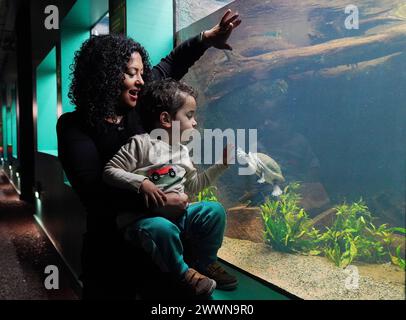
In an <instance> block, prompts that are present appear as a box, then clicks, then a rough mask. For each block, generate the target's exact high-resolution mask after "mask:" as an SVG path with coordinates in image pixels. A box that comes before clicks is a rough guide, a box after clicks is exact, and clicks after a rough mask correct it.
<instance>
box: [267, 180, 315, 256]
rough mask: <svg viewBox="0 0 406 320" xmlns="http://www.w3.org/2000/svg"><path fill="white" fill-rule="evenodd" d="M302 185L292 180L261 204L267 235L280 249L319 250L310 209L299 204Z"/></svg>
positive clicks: (269, 241)
mask: <svg viewBox="0 0 406 320" xmlns="http://www.w3.org/2000/svg"><path fill="white" fill-rule="evenodd" d="M299 187H300V185H299V183H291V184H289V185H288V186H286V187H285V189H284V192H283V194H282V195H280V196H279V197H278V198H269V197H268V198H266V200H265V203H264V204H262V205H261V213H262V218H263V220H264V223H265V239H266V240H267V242H268V243H269V244H270V245H271V246H272V247H273V248H275V249H276V250H279V251H283V252H298V253H308V254H319V253H320V251H318V250H317V242H318V240H317V239H318V237H319V235H318V231H317V230H316V229H314V228H313V227H312V226H311V225H312V221H311V220H310V219H309V217H308V215H307V213H306V211H305V210H304V209H303V208H300V207H299V200H300V195H299V193H298V192H297V190H298V189H299Z"/></svg>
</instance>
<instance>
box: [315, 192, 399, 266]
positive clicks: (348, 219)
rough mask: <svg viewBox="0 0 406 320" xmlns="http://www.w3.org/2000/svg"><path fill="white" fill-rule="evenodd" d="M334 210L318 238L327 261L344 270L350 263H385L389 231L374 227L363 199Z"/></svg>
mask: <svg viewBox="0 0 406 320" xmlns="http://www.w3.org/2000/svg"><path fill="white" fill-rule="evenodd" d="M335 209H336V211H337V213H336V219H335V221H334V223H333V225H332V227H331V228H327V231H326V232H325V233H323V234H322V235H321V237H320V240H321V242H322V247H323V252H324V254H325V255H326V257H327V258H329V259H330V260H332V261H333V262H334V263H335V264H336V265H337V266H339V267H346V266H347V265H349V264H350V263H351V262H352V261H353V260H359V261H365V262H382V261H386V260H388V258H389V250H388V248H389V246H390V244H391V241H392V239H391V232H390V230H389V229H388V227H387V225H385V224H383V225H381V226H379V227H375V225H374V224H373V223H372V215H371V213H370V212H369V210H368V207H367V206H366V205H365V203H364V202H363V200H362V199H361V200H360V201H358V202H355V203H352V204H346V203H344V204H341V205H339V206H337V207H336V208H335Z"/></svg>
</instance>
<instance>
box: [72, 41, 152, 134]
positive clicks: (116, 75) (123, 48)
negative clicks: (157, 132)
mask: <svg viewBox="0 0 406 320" xmlns="http://www.w3.org/2000/svg"><path fill="white" fill-rule="evenodd" d="M134 52H138V53H139V54H140V55H141V58H142V61H143V64H144V75H143V79H144V81H145V82H148V81H149V80H150V79H151V64H150V61H149V56H148V53H147V51H146V50H145V49H144V47H143V46H141V45H140V44H139V43H138V42H136V41H134V40H133V39H131V38H128V37H126V36H123V35H112V34H109V35H101V36H92V37H91V38H90V39H88V40H86V41H85V42H84V43H83V44H82V46H81V48H80V49H79V50H78V51H76V52H75V58H74V62H73V64H72V65H71V66H70V69H71V71H72V72H71V77H72V82H71V84H70V88H69V94H68V96H69V98H70V100H71V102H72V103H73V104H74V105H75V106H76V110H77V111H78V112H79V114H80V115H81V117H82V119H83V120H84V121H85V123H86V124H87V125H89V126H91V127H93V126H97V125H100V126H102V127H104V124H105V121H104V119H106V118H112V119H114V120H115V119H116V118H117V115H118V114H119V103H120V94H121V91H122V89H123V81H124V73H125V72H126V69H127V63H128V61H129V60H130V58H131V55H132V54H133V53H134Z"/></svg>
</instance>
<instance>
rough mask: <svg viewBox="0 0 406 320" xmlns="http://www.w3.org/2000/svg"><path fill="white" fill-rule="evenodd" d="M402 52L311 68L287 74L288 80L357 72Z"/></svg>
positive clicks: (369, 68) (375, 66) (370, 67)
mask: <svg viewBox="0 0 406 320" xmlns="http://www.w3.org/2000/svg"><path fill="white" fill-rule="evenodd" d="M401 54H403V53H402V52H397V53H394V54H390V55H387V56H384V57H381V58H377V59H372V60H369V61H364V62H360V63H357V64H352V65H341V66H337V67H333V68H326V69H321V70H317V71H316V70H311V71H306V72H303V73H298V74H292V75H290V76H288V78H289V79H290V80H303V79H306V78H316V77H321V78H335V77H340V76H343V75H345V74H352V75H355V74H358V73H361V72H365V71H368V70H372V69H375V68H377V67H379V66H383V65H384V64H385V63H386V62H388V61H390V60H392V59H393V58H395V57H398V56H400V55H401Z"/></svg>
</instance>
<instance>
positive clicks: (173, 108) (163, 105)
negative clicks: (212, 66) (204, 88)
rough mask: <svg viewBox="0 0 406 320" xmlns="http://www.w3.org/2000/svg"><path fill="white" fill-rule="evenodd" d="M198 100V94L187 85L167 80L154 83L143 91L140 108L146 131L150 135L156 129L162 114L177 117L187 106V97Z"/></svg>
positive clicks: (146, 86)
mask: <svg viewBox="0 0 406 320" xmlns="http://www.w3.org/2000/svg"><path fill="white" fill-rule="evenodd" d="M187 96H192V97H193V98H195V99H196V98H197V92H196V91H195V90H194V89H193V88H192V87H191V86H189V85H187V84H186V83H183V82H180V81H175V80H173V79H170V78H168V79H165V80H158V81H152V82H150V83H148V84H147V85H145V86H144V87H143V89H142V90H141V95H140V104H139V107H138V110H139V114H140V117H141V121H142V125H143V126H144V129H145V130H146V131H147V132H148V133H149V132H151V131H152V130H153V129H156V127H157V123H159V118H160V115H161V113H162V112H165V111H166V112H168V113H169V114H170V115H171V117H173V118H174V117H175V115H176V112H178V110H179V109H180V108H181V107H182V106H183V105H184V104H185V102H186V97H187Z"/></svg>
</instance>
